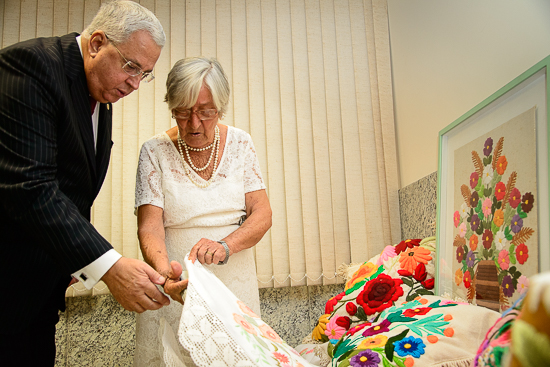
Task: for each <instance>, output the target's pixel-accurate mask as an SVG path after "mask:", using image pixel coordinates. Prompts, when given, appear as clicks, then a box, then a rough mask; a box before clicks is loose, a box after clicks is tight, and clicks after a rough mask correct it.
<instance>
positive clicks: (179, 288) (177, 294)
mask: <svg viewBox="0 0 550 367" xmlns="http://www.w3.org/2000/svg"><path fill="white" fill-rule="evenodd" d="M170 266H171V267H172V271H171V272H170V275H169V277H168V278H166V283H164V292H166V294H168V295H170V297H172V299H173V300H174V301H178V302H179V303H181V304H182V305H183V298H182V297H181V293H182V292H183V291H184V290H185V289H186V288H187V283H188V282H189V281H188V280H187V279H183V280H181V281H180V276H181V273H182V270H183V269H182V267H181V264H180V263H179V262H177V261H174V260H172V261H171V262H170Z"/></svg>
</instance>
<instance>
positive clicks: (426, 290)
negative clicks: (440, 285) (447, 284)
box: [416, 288, 434, 296]
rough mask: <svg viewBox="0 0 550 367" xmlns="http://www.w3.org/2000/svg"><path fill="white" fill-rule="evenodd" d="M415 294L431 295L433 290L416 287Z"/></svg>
mask: <svg viewBox="0 0 550 367" xmlns="http://www.w3.org/2000/svg"><path fill="white" fill-rule="evenodd" d="M416 294H418V295H421V296H433V294H434V292H432V291H431V290H429V289H426V288H418V289H417V290H416Z"/></svg>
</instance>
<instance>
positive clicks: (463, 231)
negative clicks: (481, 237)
mask: <svg viewBox="0 0 550 367" xmlns="http://www.w3.org/2000/svg"><path fill="white" fill-rule="evenodd" d="M466 230H467V228H466V223H465V222H462V224H461V225H460V227H458V235H459V236H460V237H462V238H464V236H466Z"/></svg>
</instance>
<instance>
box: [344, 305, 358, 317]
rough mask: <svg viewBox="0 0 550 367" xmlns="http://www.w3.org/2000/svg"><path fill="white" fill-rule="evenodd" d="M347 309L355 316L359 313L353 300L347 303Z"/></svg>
mask: <svg viewBox="0 0 550 367" xmlns="http://www.w3.org/2000/svg"><path fill="white" fill-rule="evenodd" d="M346 311H347V313H348V314H349V315H350V316H353V315H355V314H356V313H357V306H356V305H355V303H353V302H348V303H346Z"/></svg>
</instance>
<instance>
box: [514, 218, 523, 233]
mask: <svg viewBox="0 0 550 367" xmlns="http://www.w3.org/2000/svg"><path fill="white" fill-rule="evenodd" d="M522 227H523V219H521V217H520V216H519V214H516V215H514V217H513V218H512V223H511V228H512V232H514V233H518V232H519V231H520V230H521V228H522Z"/></svg>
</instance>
